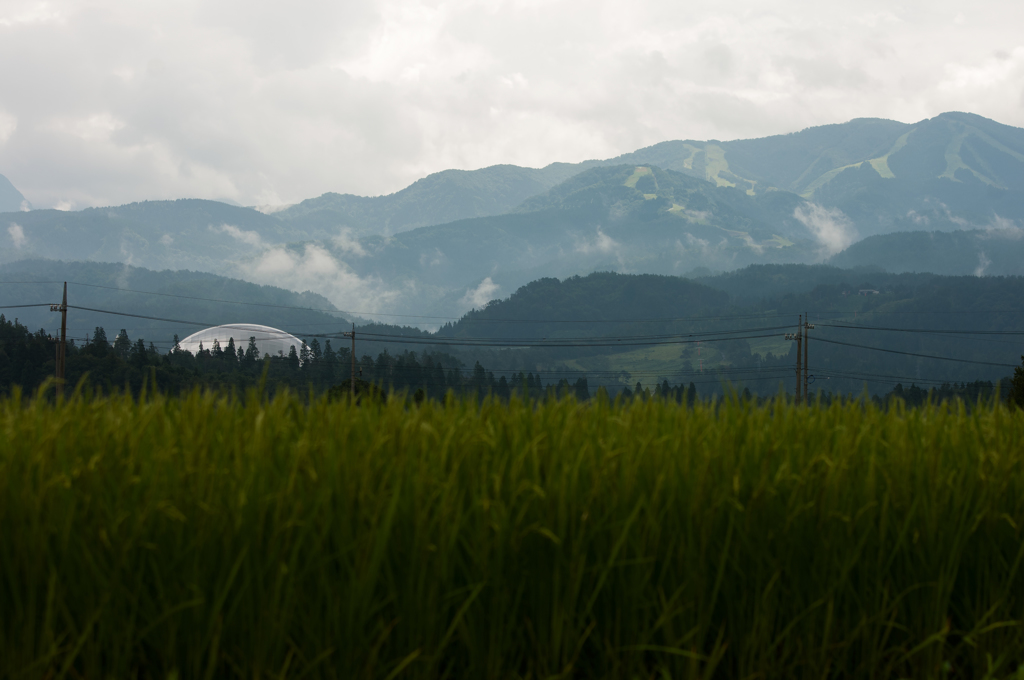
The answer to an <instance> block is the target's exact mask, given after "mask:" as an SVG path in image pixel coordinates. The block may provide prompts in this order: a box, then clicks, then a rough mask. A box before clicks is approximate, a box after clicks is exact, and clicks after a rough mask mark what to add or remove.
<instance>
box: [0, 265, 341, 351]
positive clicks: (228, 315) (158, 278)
mask: <svg viewBox="0 0 1024 680" xmlns="http://www.w3.org/2000/svg"><path fill="white" fill-rule="evenodd" d="M12 281H13V282H18V283H10V282H12ZM32 281H37V282H39V283H26V282H32ZM64 281H67V282H68V303H69V304H70V305H74V306H77V307H90V308H93V309H105V310H111V311H118V312H125V313H128V314H138V315H142V316H155V317H161V318H165V319H176V320H181V321H194V322H196V324H183V323H172V322H166V321H156V320H151V319H139V318H131V317H122V316H114V315H110V314H102V313H99V312H91V311H84V310H80V309H72V310H70V311H69V312H68V329H69V330H68V333H69V335H70V336H71V337H74V338H83V337H85V334H86V333H91V332H92V331H93V329H94V328H95V327H96V326H103V327H104V328H105V329H106V330H107V334H108V337H109V338H110V339H111V340H113V338H114V336H115V335H116V333H117V331H118V330H120V329H122V328H124V329H127V330H128V334H129V336H130V337H131V338H133V339H136V338H138V337H143V338H145V339H146V341H147V342H148V341H154V342H156V343H157V344H158V346H160V347H161V348H162V349H163V350H164V351H166V350H167V349H168V347H167V343H168V342H169V341H171V340H172V338H173V336H174V334H175V333H177V334H179V335H180V337H185V336H186V335H189V334H191V333H193V332H195V331H198V330H201V329H202V328H205V327H207V326H212V325H219V324H227V323H255V324H263V325H266V326H272V327H274V328H282V329H295V330H297V331H302V330H304V329H307V328H310V327H316V328H334V329H337V328H342V327H343V326H345V325H347V324H346V320H345V319H343V318H341V316H340V315H339V314H337V313H334V312H333V310H334V309H335V307H334V305H333V304H331V302H330V301H329V300H327V299H326V298H324V297H323V296H321V295H317V294H315V293H309V292H306V293H295V292H292V291H290V290H285V289H283V288H277V287H274V286H259V285H256V284H254V283H248V282H246V281H239V280H237V279H231V278H227V277H223V276H216V275H214V274H207V273H201V272H194V271H152V270H149V269H144V268H141V267H130V266H128V265H123V264H109V263H102V262H55V261H52V260H23V261H20V262H14V263H8V264H4V265H0V304H6V303H11V304H15V303H20V304H33V303H37V302H38V303H55V302H60V298H61V294H62V288H63V287H62V282H64ZM82 284H90V285H82ZM132 291H145V292H148V293H160V295H146V294H143V293H136V292H132ZM197 298H206V299H205V300H203V299H197ZM210 300H214V301H210ZM216 300H226V301H240V302H246V303H250V304H234V303H233V302H216ZM288 307H298V308H305V309H288ZM0 312H2V313H4V314H5V315H6V316H7V318H8V319H14V318H18V319H19V320H20V321H21V323H22V324H24V325H26V326H28V327H29V328H30V329H32V330H36V329H39V328H45V329H46V330H47V331H48V332H51V333H55V332H57V331H58V330H59V328H60V315H59V314H56V313H53V312H50V310H49V308H48V307H38V308H22V309H2V308H0Z"/></svg>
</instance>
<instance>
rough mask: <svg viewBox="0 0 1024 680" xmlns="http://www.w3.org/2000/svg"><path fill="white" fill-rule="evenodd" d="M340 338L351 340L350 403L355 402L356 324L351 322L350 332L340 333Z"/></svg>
mask: <svg viewBox="0 0 1024 680" xmlns="http://www.w3.org/2000/svg"><path fill="white" fill-rule="evenodd" d="M342 336H344V337H348V338H352V377H351V378H350V379H349V389H350V390H351V394H352V401H355V400H356V324H355V322H354V321H353V322H352V332H351V333H342Z"/></svg>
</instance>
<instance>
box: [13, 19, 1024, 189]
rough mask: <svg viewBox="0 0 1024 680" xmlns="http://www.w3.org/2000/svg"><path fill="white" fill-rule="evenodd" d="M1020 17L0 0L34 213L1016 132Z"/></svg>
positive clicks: (16, 176)
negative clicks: (458, 172) (930, 126)
mask: <svg viewBox="0 0 1024 680" xmlns="http://www.w3.org/2000/svg"><path fill="white" fill-rule="evenodd" d="M1022 26H1024V3H1022V2H1019V1H999V2H974V3H965V2H962V1H961V2H956V3H953V2H942V1H939V2H936V1H935V0H928V1H927V2H903V3H901V2H891V1H890V2H871V1H863V0H858V1H856V2H855V1H853V0H850V1H848V2H843V3H837V2H827V1H826V2H806V1H805V2H789V1H786V0H781V1H773V2H750V1H747V0H730V2H714V3H712V2H680V1H679V0H666V1H662V0H656V1H650V2H642V1H641V2H622V0H612V1H608V2H604V1H603V0H588V1H586V2H582V1H572V2H558V1H557V0H518V1H516V0H510V1H506V2H502V1H493V2H491V1H476V2H472V1H462V0H456V1H446V0H441V1H434V2H428V1H423V2H416V1H407V2H398V1H392V0H381V1H373V0H360V1H359V2H347V1H339V0H324V1H320V0H316V1H312V2H281V1H280V0H277V1H276V2H266V1H264V0H244V1H242V0H213V1H212V2H211V1H210V0H206V1H203V2H200V1H198V0H175V1H174V2H166V1H160V2H157V1H155V0H131V1H130V2H129V1H125V0H81V1H77V0H68V1H65V2H53V3H47V2H30V1H22V0H0V174H3V175H6V176H7V177H8V178H9V179H10V180H11V181H12V182H13V183H14V184H15V186H17V187H18V188H19V189H20V190H21V191H22V193H24V194H25V195H26V197H27V198H28V199H29V200H30V201H31V202H32V203H33V204H34V205H35V206H36V207H53V206H59V207H65V208H73V209H78V208H84V207H88V206H95V205H112V204H121V203H126V202H131V201H137V200H144V199H161V198H179V197H201V198H218V199H229V200H233V201H236V202H238V203H241V204H243V205H252V204H280V203H291V202H295V201H299V200H301V199H303V198H308V197H311V196H317V195H319V194H321V193H323V192H325V191H337V192H348V193H356V194H364V195H376V194H384V193H390V192H393V191H396V190H398V189H400V188H402V187H403V186H406V185H407V184H409V183H410V182H412V181H414V180H416V179H417V178H419V177H422V176H423V175H426V174H428V173H430V172H434V171H437V170H442V169H445V168H464V169H473V168H479V167H484V166H487V165H493V164H496V163H515V164H518V165H530V166H542V165H545V164H547V163H550V162H553V161H578V160H583V159H587V158H605V157H610V156H614V155H617V154H619V153H623V152H627V151H632V150H634V149H636V148H639V147H643V146H647V145H650V144H654V143H656V142H659V141H664V140H667V139H685V138H692V139H710V138H714V139H720V140H727V139H736V138H745V137H757V136H764V135H770V134H777V133H783V132H790V131H794V130H799V129H802V128H804V127H808V126H812V125H820V124H825V123H835V122H842V121H846V120H849V119H850V118H855V117H862V116H872V117H885V118H894V119H897V120H901V121H904V122H913V121H916V120H920V119H922V118H926V117H930V116H934V115H936V114H938V113H941V112H943V111H949V110H960V111H971V112H974V113H978V114H981V115H983V116H987V117H990V118H994V119H996V120H998V121H1000V122H1002V123H1006V124H1010V125H1016V126H1021V127H1024V32H1022V31H1021V27H1022Z"/></svg>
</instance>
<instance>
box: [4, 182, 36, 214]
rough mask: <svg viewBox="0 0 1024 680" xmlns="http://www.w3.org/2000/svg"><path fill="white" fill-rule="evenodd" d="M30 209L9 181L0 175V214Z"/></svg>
mask: <svg viewBox="0 0 1024 680" xmlns="http://www.w3.org/2000/svg"><path fill="white" fill-rule="evenodd" d="M31 207H32V206H31V205H29V202H28V201H26V200H25V197H24V196H22V195H21V192H20V191H18V190H17V189H16V188H14V185H13V184H11V181H10V180H9V179H7V178H6V177H4V176H3V175H0V212H19V211H21V210H24V209H29V208H31Z"/></svg>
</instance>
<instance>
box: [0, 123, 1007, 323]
mask: <svg viewBox="0 0 1024 680" xmlns="http://www.w3.org/2000/svg"><path fill="white" fill-rule="evenodd" d="M28 207H29V206H28V205H27V202H25V200H24V197H23V196H21V194H20V193H19V192H18V191H17V190H16V189H15V188H14V187H13V186H11V185H10V183H9V182H7V181H6V180H4V179H3V178H0V210H2V211H4V214H2V215H0V226H2V227H3V231H0V238H3V239H6V241H5V242H4V247H3V248H2V249H0V262H13V261H17V260H22V259H26V258H47V259H60V260H91V261H99V262H117V263H124V264H129V265H134V266H140V267H146V268H149V269H189V270H195V271H202V272H211V273H216V274H220V275H224V276H230V277H236V278H240V279H244V280H246V281H252V282H254V283H259V284H272V285H276V286H281V287H284V288H288V289H291V290H295V291H305V290H310V291H313V292H315V293H318V294H321V295H323V296H325V297H326V298H328V299H329V300H330V301H331V302H332V303H334V305H336V306H337V307H338V308H339V309H342V310H349V311H355V312H359V313H362V314H369V313H392V314H418V315H440V316H454V315H458V314H460V313H462V312H464V311H466V310H467V309H469V308H471V307H474V306H475V307H479V306H482V305H483V304H485V303H486V302H487V301H488V300H490V299H493V298H497V297H504V296H507V295H509V294H510V293H511V292H513V291H514V290H516V289H517V288H518V287H519V286H521V285H523V284H525V283H527V282H529V281H532V280H535V279H538V278H541V277H547V276H554V277H565V276H569V275H573V274H586V273H589V272H591V271H604V270H607V271H616V272H622V273H653V274H675V275H691V276H694V275H701V274H706V273H708V272H711V271H730V270H733V269H737V268H740V267H743V266H746V265H749V264H758V263H780V264H782V263H821V262H828V263H834V264H837V265H839V266H843V267H852V266H877V267H881V268H884V269H886V270H889V271H893V272H902V271H920V272H933V273H939V274H977V275H992V274H1022V273H1024V266H1022V265H1021V264H1020V263H1021V262H1024V259H1022V257H1021V255H1024V239H1022V238H1021V236H1022V235H1024V231H1022V225H1024V222H1022V220H1024V129H1020V128H1014V127H1009V126H1005V125H1001V124H999V123H997V122H995V121H992V120H988V119H986V118H982V117H980V116H976V115H973V114H968V113H945V114H942V115H940V116H937V117H935V118H932V119H928V120H923V121H920V122H918V123H914V124H905V123H899V122H895V121H889V120H881V119H856V120H853V121H850V122H848V123H843V124H838V125H827V126H822V127H815V128H809V129H806V130H803V131H801V132H797V133H793V134H788V135H780V136H775V137H767V138H762V139H750V140H738V141H732V142H717V141H714V140H711V141H693V140H685V141H668V142H663V143H661V144H657V145H654V146H651V147H647V148H644V149H640V150H638V151H635V152H633V153H630V154H626V155H623V156H619V157H617V158H612V159H607V160H600V161H596V160H595V161H587V162H584V163H578V164H568V163H556V164H552V165H549V166H547V167H545V168H540V169H533V168H521V167H517V166H511V165H499V166H493V167H489V168H484V169H481V170H475V171H461V170H447V171H444V172H440V173H436V174H433V175H430V176H428V177H425V178H423V179H421V180H419V181H417V182H415V183H414V184H412V185H410V186H409V187H407V188H405V189H403V190H401V191H399V192H396V193H394V194H391V195H388V196H378V197H360V196H352V195H342V194H334V193H328V194H324V195H323V196H320V197H318V198H312V199H309V200H306V201H303V202H301V203H299V204H296V205H293V206H288V207H283V208H280V209H268V208H262V209H261V210H262V211H261V210H257V209H254V208H242V207H237V206H231V205H227V204H225V203H218V202H215V201H203V200H178V201H153V202H143V203H133V204H130V205H125V206H119V207H110V208H91V209H87V210H82V211H80V212H61V211H57V210H34V211H30V212H25V211H24V210H25V209H27V208H28Z"/></svg>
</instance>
